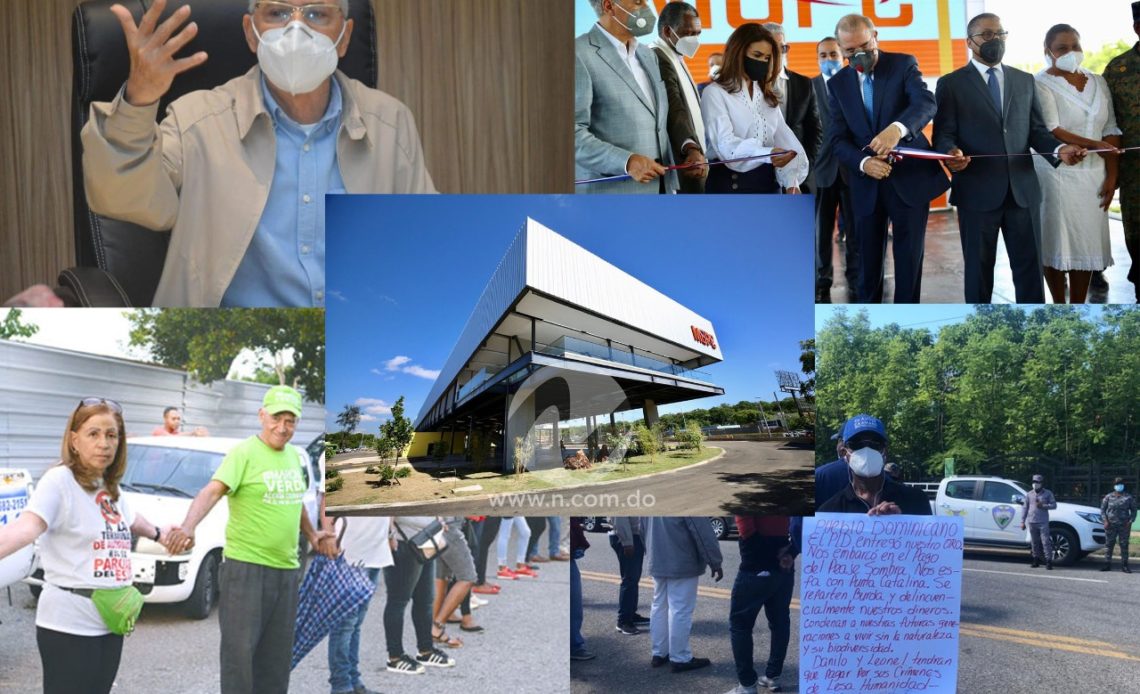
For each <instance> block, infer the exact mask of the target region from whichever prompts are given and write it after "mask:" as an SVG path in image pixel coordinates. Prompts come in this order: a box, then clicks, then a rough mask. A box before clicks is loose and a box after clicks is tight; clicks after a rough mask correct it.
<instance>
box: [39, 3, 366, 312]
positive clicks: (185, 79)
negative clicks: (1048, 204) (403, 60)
mask: <svg viewBox="0 0 1140 694" xmlns="http://www.w3.org/2000/svg"><path fill="white" fill-rule="evenodd" d="M116 2H118V4H120V5H123V6H124V7H126V8H127V9H129V10H130V11H131V14H132V15H133V16H134V18H135V22H136V23H137V22H138V21H139V20H140V19H141V18H142V15H143V13H144V12H146V10H147V9H148V8H149V7H150V6H151V5H153V2H151V1H150V0H87V2H83V3H81V4H80V5H79V6H78V7H76V8H75V14H74V15H73V16H72V27H71V29H72V31H71V38H72V54H73V56H74V63H75V64H74V76H73V78H72V85H73V89H72V99H71V170H72V183H73V191H74V193H73V198H74V199H73V203H74V211H75V255H76V264H77V267H73V268H68V269H67V270H64V271H63V272H62V273H61V274H60V276H59V284H60V289H58V290H57V293H59V294H60V295H61V296H63V297H64V299H65V301H67V302H68V303H69V304H75V305H80V306H149V305H150V304H151V302H152V300H153V299H154V292H155V289H156V288H157V287H158V280H159V277H160V276H161V274H162V266H163V261H164V259H165V257H166V247H167V244H168V242H169V240H170V233H169V232H168V231H166V232H157V231H151V230H149V229H144V228H142V227H140V226H137V225H135V224H131V223H129V222H123V221H120V220H116V219H110V218H108V217H103V216H100V215H97V214H95V213H93V212H92V211H91V210H90V209H88V207H87V195H86V192H85V191H84V186H83V146H82V144H81V143H80V141H79V132H80V131H81V130H82V129H83V125H84V124H85V123H86V122H87V118H88V116H89V114H90V110H91V103H92V102H94V101H111V100H112V99H114V98H115V95H116V94H118V92H119V89H120V88H122V86H123V83H124V82H126V80H127V75H128V73H129V72H130V56H128V54H127V44H126V39H124V37H123V29H122V26H120V24H119V20H118V19H116V18H115V15H113V14H111V11H110V7H111V5H113V4H115V3H116ZM183 5H190V6H191V11H192V15H191V20H193V21H194V22H197V24H198V35H197V36H195V37H194V40H193V41H191V42H190V44H189V45H188V46H186V47H185V48H184V49H183V50H182V52H181V53H180V54H179V55H192V54H193V53H196V52H197V51H200V50H204V51H206V52H207V53H208V54H209V56H210V57H209V59H208V60H207V61H206V62H205V63H204V64H203V65H200V66H198V67H196V68H194V69H192V70H189V71H187V72H184V73H182V74H181V75H179V76H178V77H177V78H176V79H175V80H174V84H173V85H172V86H171V88H170V91H169V92H167V94H166V96H164V97H163V99H162V103H161V104H160V108H159V111H158V118H159V119H161V118H162V117H163V116H164V115H165V113H166V106H167V104H169V103H170V102H171V101H173V100H174V99H177V98H178V97H180V96H182V95H183V94H186V93H188V92H192V91H195V90H198V89H211V88H213V87H216V86H218V85H220V84H223V83H225V82H227V81H229V80H231V79H233V78H234V77H237V76H239V75H242V74H244V73H245V72H246V71H248V70H249V69H250V68H251V67H253V65H254V64H255V63H256V62H257V56H256V55H255V54H254V53H253V52H251V51H250V50H249V46H248V45H247V44H246V41H245V34H244V33H243V32H242V16H243V15H244V14H246V10H247V7H248V5H247V3H246V2H245V0H170V1H169V2H168V4H167V8H166V11H165V13H164V15H163V18H165V17H167V16H169V15H170V14H171V13H173V12H174V11H175V10H177V9H178V8H180V7H182V6H183ZM350 7H351V10H350V12H349V16H350V18H351V19H353V20H354V28H353V32H352V42H351V43H350V44H349V48H348V53H347V54H345V56H344V58H342V59H341V61H340V69H341V70H342V71H343V72H344V73H345V74H347V75H348V76H349V77H352V78H354V79H357V80H360V81H361V82H363V83H365V84H367V85H370V86H373V87H375V86H376V83H377V78H378V75H377V68H376V26H375V19H374V15H373V12H372V2H371V0H351V5H350Z"/></svg>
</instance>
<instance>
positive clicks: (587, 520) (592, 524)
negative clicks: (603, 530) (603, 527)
mask: <svg viewBox="0 0 1140 694" xmlns="http://www.w3.org/2000/svg"><path fill="white" fill-rule="evenodd" d="M597 527H598V518H597V516H585V517H583V518H582V530H585V531H586V532H588V533H592V532H594V530H596V529H597Z"/></svg>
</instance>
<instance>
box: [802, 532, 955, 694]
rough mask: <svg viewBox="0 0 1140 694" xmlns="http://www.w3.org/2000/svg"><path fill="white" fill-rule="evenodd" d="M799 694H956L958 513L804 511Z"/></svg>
mask: <svg viewBox="0 0 1140 694" xmlns="http://www.w3.org/2000/svg"><path fill="white" fill-rule="evenodd" d="M803 533H804V534H803V541H804V552H803V559H802V561H803V578H802V580H801V582H800V605H801V609H800V691H801V692H804V694H830V693H831V692H927V693H931V692H934V693H941V692H947V693H948V694H953V693H954V692H955V691H956V688H957V681H958V618H959V613H960V608H961V604H962V519H961V518H960V517H939V516H879V517H868V516H863V515H854V514H839V513H822V514H817V515H816V516H815V517H809V518H804V530H803Z"/></svg>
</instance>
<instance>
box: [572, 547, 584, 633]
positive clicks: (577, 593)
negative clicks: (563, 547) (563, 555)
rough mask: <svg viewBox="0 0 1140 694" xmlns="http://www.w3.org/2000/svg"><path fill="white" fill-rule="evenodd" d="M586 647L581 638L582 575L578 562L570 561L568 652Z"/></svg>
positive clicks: (575, 560)
mask: <svg viewBox="0 0 1140 694" xmlns="http://www.w3.org/2000/svg"><path fill="white" fill-rule="evenodd" d="M585 647H586V639H584V638H582V574H581V573H580V572H579V571H578V560H577V559H571V560H570V652H571V653H574V652H575V651H580V650H582V649H583V648H585Z"/></svg>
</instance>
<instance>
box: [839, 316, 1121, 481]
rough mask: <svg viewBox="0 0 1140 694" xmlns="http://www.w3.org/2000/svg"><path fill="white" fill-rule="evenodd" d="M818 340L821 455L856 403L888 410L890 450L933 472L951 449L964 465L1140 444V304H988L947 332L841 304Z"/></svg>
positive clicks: (1109, 452) (1107, 456)
mask: <svg viewBox="0 0 1140 694" xmlns="http://www.w3.org/2000/svg"><path fill="white" fill-rule="evenodd" d="M963 310H969V309H963ZM816 341H817V346H818V353H817V357H818V364H817V366H818V372H817V383H816V405H817V407H818V412H819V415H818V416H819V419H818V421H819V432H818V433H819V436H818V437H817V441H818V443H817V451H816V454H817V459H818V460H820V461H821V462H822V461H826V460H831V459H833V458H834V454H835V451H834V447H833V443H832V442H831V440H830V436H831V435H832V434H833V433H835V431H837V430H838V428H839V427H840V426H841V425H842V423H843V421H844V420H845V419H846V417H848V416H850V415H851V414H854V413H856V412H869V413H871V414H874V415H876V416H878V417H879V418H881V419H882V420H883V423H884V424H885V425H886V426H887V431H888V433H889V434H890V437H891V451H892V457H894V458H895V459H896V460H901V461H904V462H906V463H909V464H912V465H918V466H922V467H925V468H926V469H928V470H930V471H935V470H937V469H939V468H940V467H941V465H942V461H943V460H944V459H945V458H948V457H951V458H954V459H955V464H956V468H957V470H958V471H959V472H963V471H970V470H976V469H978V467H979V466H980V465H982V464H983V463H984V462H986V461H989V460H994V459H996V458H999V457H1001V456H1006V455H1011V454H1019V453H1033V454H1043V455H1048V456H1053V457H1056V458H1059V459H1062V460H1067V461H1071V462H1076V463H1083V462H1091V461H1093V460H1094V459H1095V460H1097V461H1100V462H1104V461H1106V460H1114V461H1121V462H1123V461H1125V460H1128V459H1132V458H1134V457H1135V456H1136V455H1137V454H1138V452H1140V445H1138V442H1137V432H1136V424H1137V422H1135V421H1134V417H1135V413H1137V412H1140V311H1137V310H1135V309H1134V308H1131V307H1124V306H1110V307H1106V308H1104V309H1103V310H1102V311H1101V312H1099V313H1098V314H1095V315H1094V314H1092V313H1091V312H1090V311H1089V309H1087V308H1082V307H1073V306H1043V307H1040V308H1035V309H1026V308H1020V307H1014V306H978V307H975V308H974V309H973V311H972V313H971V315H970V316H969V317H967V318H966V320H964V321H963V322H961V323H956V324H953V325H947V326H944V327H942V328H941V329H940V330H938V331H937V334H935V333H932V332H931V331H930V330H928V329H925V328H901V327H899V326H898V325H895V324H891V325H887V326H884V327H879V328H872V327H871V324H870V320H869V319H868V315H867V313H866V311H859V312H858V313H855V314H851V313H849V312H847V311H846V310H845V309H839V310H837V311H836V312H835V314H834V315H833V316H832V317H831V318H830V319H829V320H828V322H827V323H826V325H825V326H824V328H823V329H822V330H821V331H820V332H819V334H818V335H817V336H816Z"/></svg>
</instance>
